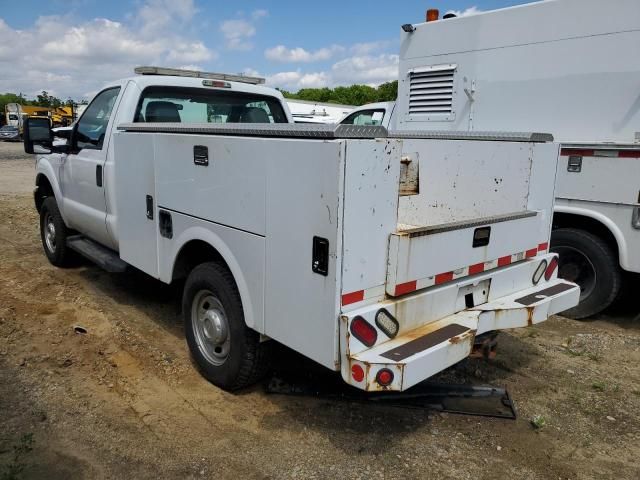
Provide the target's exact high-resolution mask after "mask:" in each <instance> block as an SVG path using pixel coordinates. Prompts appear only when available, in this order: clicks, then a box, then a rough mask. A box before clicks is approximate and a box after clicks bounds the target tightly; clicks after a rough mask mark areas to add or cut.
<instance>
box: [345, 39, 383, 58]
mask: <svg viewBox="0 0 640 480" xmlns="http://www.w3.org/2000/svg"><path fill="white" fill-rule="evenodd" d="M389 45H390V42H389V41H386V40H384V41H377V42H365V43H356V44H355V45H353V46H351V48H349V51H350V52H351V53H353V54H354V55H371V54H372V53H375V52H379V51H381V50H384V49H386V48H387V47H389Z"/></svg>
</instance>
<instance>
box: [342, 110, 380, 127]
mask: <svg viewBox="0 0 640 480" xmlns="http://www.w3.org/2000/svg"><path fill="white" fill-rule="evenodd" d="M383 119H384V110H381V109H375V110H362V111H360V112H355V113H352V114H351V115H349V116H348V117H347V118H345V119H344V120H343V121H342V122H340V123H342V124H343V125H380V124H381V123H382V120H383Z"/></svg>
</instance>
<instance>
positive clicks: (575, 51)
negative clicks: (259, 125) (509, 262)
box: [341, 0, 640, 318]
mask: <svg viewBox="0 0 640 480" xmlns="http://www.w3.org/2000/svg"><path fill="white" fill-rule="evenodd" d="M601 6H602V2H600V1H599V0H553V1H547V2H536V3H532V4H528V5H520V6H517V7H512V8H505V9H500V10H494V11H487V12H483V13H481V14H478V15H472V16H468V17H462V18H451V19H444V20H440V21H430V22H425V23H420V24H416V25H410V26H408V27H407V29H406V30H408V31H405V32H404V33H403V34H402V45H401V51H402V52H403V56H402V58H401V62H400V70H401V72H403V75H401V78H400V80H399V83H400V87H399V88H400V90H401V92H402V94H401V95H399V96H398V104H397V106H396V103H395V102H387V103H377V104H371V105H365V106H363V107H360V108H359V109H357V110H355V111H354V112H352V113H350V114H349V115H347V116H346V117H345V118H344V119H343V120H342V122H341V123H343V124H351V125H382V126H384V127H387V128H390V129H395V128H398V129H403V130H411V129H414V128H418V129H431V130H442V131H460V130H466V131H474V130H496V129H497V130H501V129H505V128H513V129H516V130H533V131H535V130H536V129H539V128H542V127H544V129H545V131H550V132H551V133H552V134H553V135H554V137H555V139H556V140H557V141H559V142H561V152H560V162H559V169H558V175H557V182H556V183H557V186H556V205H555V214H554V220H553V233H552V237H551V250H552V251H554V252H557V253H559V254H560V266H559V275H560V276H561V277H563V278H566V279H568V280H571V281H574V282H576V283H578V285H580V287H581V295H580V304H579V305H577V306H576V307H574V308H572V309H570V310H568V311H567V312H564V315H567V316H571V317H574V318H585V317H589V316H592V315H595V314H597V313H599V312H601V311H602V310H604V309H605V308H607V307H608V306H609V305H611V303H612V302H613V301H614V300H615V299H616V297H617V295H618V293H619V292H620V291H621V286H622V285H624V283H625V281H627V282H629V283H628V287H632V286H633V285H632V283H633V282H634V281H635V282H637V279H634V277H633V276H631V275H626V276H625V275H623V272H631V273H636V274H637V273H640V108H639V107H638V94H639V92H640V90H639V88H640V57H639V56H638V55H637V54H636V52H637V50H638V47H639V46H640V29H639V28H638V22H640V2H638V1H637V0H618V1H616V2H615V3H614V4H612V7H614V8H615V10H614V11H615V14H613V15H608V16H606V18H603V16H602V15H601V14H600V8H601ZM593 58H597V59H598V61H597V62H593V61H592V59H593ZM634 285H635V284H634Z"/></svg>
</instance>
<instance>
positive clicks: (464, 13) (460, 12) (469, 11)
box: [446, 6, 482, 17]
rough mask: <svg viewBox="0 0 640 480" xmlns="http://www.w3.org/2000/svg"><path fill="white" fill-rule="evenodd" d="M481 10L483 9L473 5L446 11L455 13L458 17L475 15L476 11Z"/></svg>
mask: <svg viewBox="0 0 640 480" xmlns="http://www.w3.org/2000/svg"><path fill="white" fill-rule="evenodd" d="M480 12H482V10H480V9H479V8H478V7H476V6H473V7H469V8H467V9H465V10H448V11H447V12H446V13H453V14H454V15H455V16H456V17H468V16H469V15H475V14H476V13H480Z"/></svg>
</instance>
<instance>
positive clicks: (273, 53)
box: [264, 45, 344, 63]
mask: <svg viewBox="0 0 640 480" xmlns="http://www.w3.org/2000/svg"><path fill="white" fill-rule="evenodd" d="M342 51H344V47H341V46H340V45H331V46H330V47H326V48H320V49H318V50H315V51H313V52H309V51H307V50H305V49H304V48H301V47H297V48H287V47H285V46H284V45H278V46H275V47H273V48H269V49H267V50H265V52H264V56H265V58H266V59H267V60H272V61H274V62H283V63H285V62H286V63H308V62H318V61H324V60H329V59H330V58H331V57H333V56H334V55H335V54H336V53H339V52H342Z"/></svg>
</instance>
